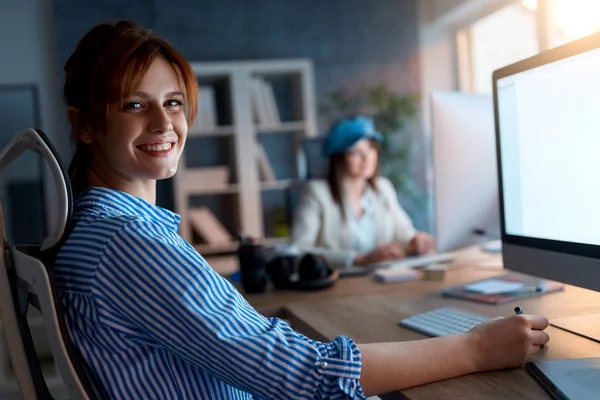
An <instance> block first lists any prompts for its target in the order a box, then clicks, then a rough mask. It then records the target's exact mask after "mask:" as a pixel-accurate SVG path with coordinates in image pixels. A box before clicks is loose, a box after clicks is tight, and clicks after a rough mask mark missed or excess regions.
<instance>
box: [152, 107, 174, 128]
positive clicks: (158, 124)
mask: <svg viewBox="0 0 600 400" xmlns="http://www.w3.org/2000/svg"><path fill="white" fill-rule="evenodd" d="M151 114H152V116H151V120H150V131H151V132H153V133H158V134H161V133H166V132H169V131H172V130H173V123H172V121H171V117H170V116H169V114H168V113H167V112H166V110H165V109H164V108H162V107H156V108H154V109H153V111H152V113H151Z"/></svg>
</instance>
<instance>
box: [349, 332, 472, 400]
mask: <svg viewBox="0 0 600 400" xmlns="http://www.w3.org/2000/svg"><path fill="white" fill-rule="evenodd" d="M359 348H360V351H361V354H362V364H363V366H362V373H361V378H360V382H361V385H362V387H363V390H364V391H365V394H367V395H369V396H370V395H374V394H380V393H386V392H390V391H394V390H400V389H404V388H408V387H412V386H418V385H422V384H425V383H429V382H434V381H439V380H442V379H448V378H452V377H456V376H461V375H465V374H469V373H472V372H475V370H476V368H475V365H476V363H475V361H474V357H473V356H472V355H473V349H472V348H471V346H470V345H469V343H468V339H467V337H466V336H465V335H452V336H446V337H439V338H435V339H427V340H418V341H410V342H399V343H370V344H361V345H359Z"/></svg>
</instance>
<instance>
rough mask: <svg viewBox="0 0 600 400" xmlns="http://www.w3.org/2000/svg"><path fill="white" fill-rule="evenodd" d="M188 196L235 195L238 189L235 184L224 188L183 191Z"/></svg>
mask: <svg viewBox="0 0 600 400" xmlns="http://www.w3.org/2000/svg"><path fill="white" fill-rule="evenodd" d="M184 190H185V192H186V193H187V195H188V196H202V195H210V194H235V193H238V192H239V191H240V187H239V185H238V184H236V183H232V184H229V185H227V186H225V187H218V188H217V187H215V188H192V189H184Z"/></svg>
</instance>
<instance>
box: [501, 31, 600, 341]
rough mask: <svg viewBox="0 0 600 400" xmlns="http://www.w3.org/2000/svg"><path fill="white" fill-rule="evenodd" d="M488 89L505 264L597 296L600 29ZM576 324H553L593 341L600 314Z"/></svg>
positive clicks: (514, 68)
mask: <svg viewBox="0 0 600 400" xmlns="http://www.w3.org/2000/svg"><path fill="white" fill-rule="evenodd" d="M493 87H494V111H495V125H496V135H497V143H498V148H499V156H498V169H499V171H500V174H499V176H500V187H499V188H500V211H501V213H500V214H501V230H502V247H503V259H504V267H505V268H508V269H511V270H514V271H519V272H523V273H527V274H530V275H535V276H539V277H544V278H549V279H553V280H557V281H560V282H565V283H568V284H572V285H576V286H580V287H584V288H588V289H593V290H596V291H600V33H598V34H594V35H592V36H589V37H586V38H584V39H581V40H578V41H575V42H572V43H570V44H567V45H564V46H561V47H559V48H556V49H553V50H550V51H547V52H544V53H541V54H539V55H537V56H534V57H532V58H529V59H526V60H523V61H521V62H518V63H515V64H513V65H510V66H507V67H505V68H502V69H500V70H498V71H495V72H494V74H493ZM581 318H588V320H587V321H581V320H578V321H575V320H573V319H569V320H563V321H560V320H553V319H551V320H550V321H551V323H553V324H555V325H557V326H560V327H563V328H565V329H569V330H572V331H575V332H577V333H580V334H582V335H584V336H588V337H591V338H594V339H596V340H600V315H599V314H597V315H594V316H587V317H581ZM565 321H567V322H568V321H570V322H568V323H567V322H565ZM569 326H570V327H572V328H569ZM582 327H583V328H585V329H584V330H586V332H584V331H583V330H582Z"/></svg>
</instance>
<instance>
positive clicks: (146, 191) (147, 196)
mask: <svg viewBox="0 0 600 400" xmlns="http://www.w3.org/2000/svg"><path fill="white" fill-rule="evenodd" d="M88 186H90V187H93V186H96V187H103V188H108V189H115V190H120V191H122V192H125V193H128V194H130V195H132V196H136V197H139V198H141V199H143V200H145V201H147V202H148V203H150V204H156V181H155V180H143V181H136V182H133V181H128V180H123V179H107V178H105V177H102V175H101V174H98V173H96V172H94V171H93V170H88Z"/></svg>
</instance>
